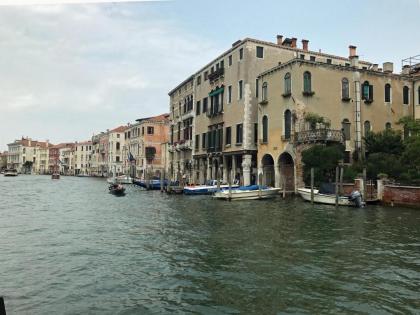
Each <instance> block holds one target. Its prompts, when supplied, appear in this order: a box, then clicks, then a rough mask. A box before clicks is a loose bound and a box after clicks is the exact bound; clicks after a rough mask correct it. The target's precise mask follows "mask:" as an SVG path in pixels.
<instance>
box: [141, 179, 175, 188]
mask: <svg viewBox="0 0 420 315" xmlns="http://www.w3.org/2000/svg"><path fill="white" fill-rule="evenodd" d="M162 182H163V187H166V186H168V180H167V179H164V180H162ZM133 184H134V185H137V186H140V187H142V188H146V189H149V190H160V179H158V178H153V179H149V180H145V179H138V178H134V179H133Z"/></svg>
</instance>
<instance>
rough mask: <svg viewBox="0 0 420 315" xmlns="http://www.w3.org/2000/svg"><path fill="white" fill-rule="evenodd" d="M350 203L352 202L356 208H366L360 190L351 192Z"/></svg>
mask: <svg viewBox="0 0 420 315" xmlns="http://www.w3.org/2000/svg"><path fill="white" fill-rule="evenodd" d="M349 199H350V201H352V202H353V203H354V204H355V205H356V207H358V208H363V207H364V206H365V202H364V201H363V198H362V194H361V193H360V191H358V190H354V191H352V192H351V194H350V197H349Z"/></svg>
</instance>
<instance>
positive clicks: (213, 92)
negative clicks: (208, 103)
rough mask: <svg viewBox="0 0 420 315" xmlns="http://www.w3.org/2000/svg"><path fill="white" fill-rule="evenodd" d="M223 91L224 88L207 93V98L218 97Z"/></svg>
mask: <svg viewBox="0 0 420 315" xmlns="http://www.w3.org/2000/svg"><path fill="white" fill-rule="evenodd" d="M224 90H225V88H224V87H221V88H218V89H216V90H214V91H212V92H210V93H209V96H214V95H218V94H220V93H222V92H223V91H224Z"/></svg>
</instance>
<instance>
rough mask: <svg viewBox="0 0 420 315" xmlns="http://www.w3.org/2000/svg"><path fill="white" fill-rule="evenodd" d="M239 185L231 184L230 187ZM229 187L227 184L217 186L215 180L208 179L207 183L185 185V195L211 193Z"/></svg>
mask: <svg viewBox="0 0 420 315" xmlns="http://www.w3.org/2000/svg"><path fill="white" fill-rule="evenodd" d="M238 187H239V185H236V184H235V185H232V186H231V188H238ZM227 188H229V185H226V184H222V185H220V186H219V187H217V180H210V181H208V183H207V185H195V186H185V187H184V194H185V195H211V194H214V193H215V192H217V191H219V190H223V189H227Z"/></svg>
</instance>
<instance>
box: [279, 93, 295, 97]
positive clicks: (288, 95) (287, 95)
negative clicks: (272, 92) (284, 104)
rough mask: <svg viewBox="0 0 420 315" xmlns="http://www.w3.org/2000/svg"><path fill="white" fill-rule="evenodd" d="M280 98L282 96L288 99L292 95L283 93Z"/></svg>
mask: <svg viewBox="0 0 420 315" xmlns="http://www.w3.org/2000/svg"><path fill="white" fill-rule="evenodd" d="M281 96H283V97H290V96H292V93H291V92H289V93H283V94H282V95H281Z"/></svg>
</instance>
